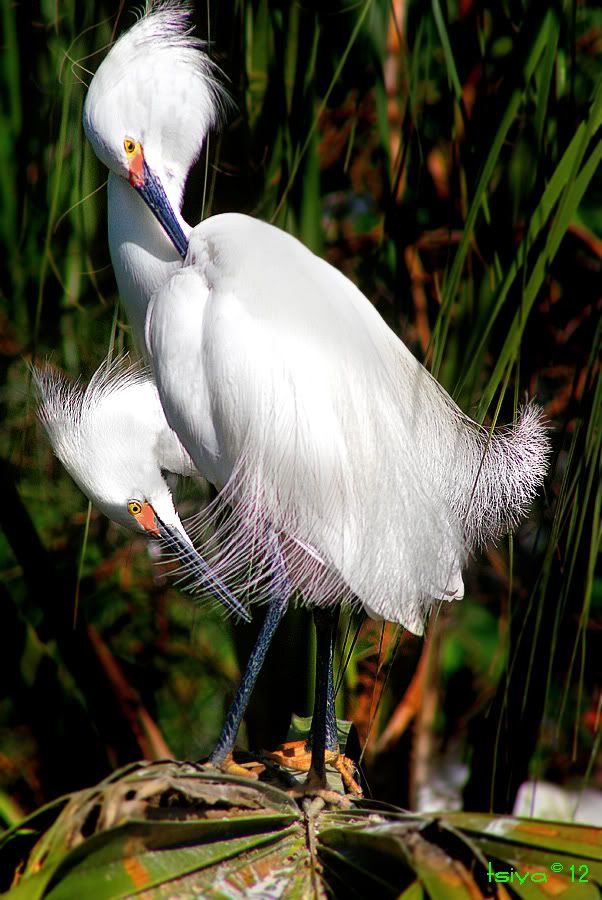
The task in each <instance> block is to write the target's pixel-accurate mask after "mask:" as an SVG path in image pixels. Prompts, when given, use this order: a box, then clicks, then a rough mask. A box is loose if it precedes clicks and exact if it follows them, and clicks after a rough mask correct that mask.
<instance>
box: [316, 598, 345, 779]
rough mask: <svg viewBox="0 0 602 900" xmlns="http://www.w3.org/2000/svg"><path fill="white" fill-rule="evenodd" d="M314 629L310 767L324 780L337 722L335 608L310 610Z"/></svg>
mask: <svg viewBox="0 0 602 900" xmlns="http://www.w3.org/2000/svg"><path fill="white" fill-rule="evenodd" d="M313 614H314V624H315V626H316V690H315V694H314V714H313V719H312V723H311V738H310V740H311V768H312V771H313V772H314V773H315V774H316V775H317V776H318V778H319V779H320V780H321V781H324V780H325V778H326V769H325V761H324V757H325V753H326V751H327V750H331V751H333V752H334V751H336V749H337V747H338V734H337V720H336V712H335V706H334V679H333V669H332V665H333V656H334V639H335V632H336V626H337V622H338V618H339V609H338V607H335V608H330V609H320V607H314V610H313Z"/></svg>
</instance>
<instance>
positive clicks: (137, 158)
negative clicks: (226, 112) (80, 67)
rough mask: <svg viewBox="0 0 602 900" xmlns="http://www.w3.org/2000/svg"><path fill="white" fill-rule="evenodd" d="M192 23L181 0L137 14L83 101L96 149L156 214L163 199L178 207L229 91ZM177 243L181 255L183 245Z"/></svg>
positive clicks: (188, 10) (188, 12) (103, 160)
mask: <svg viewBox="0 0 602 900" xmlns="http://www.w3.org/2000/svg"><path fill="white" fill-rule="evenodd" d="M189 31H190V9H189V7H188V6H187V5H186V4H176V3H170V4H168V5H161V6H158V7H157V8H156V9H155V10H153V11H151V12H150V13H149V14H148V15H145V16H143V17H142V18H140V19H139V20H138V21H137V22H136V24H135V25H134V26H133V27H132V28H130V29H129V31H127V32H125V34H123V35H122V36H121V37H120V38H119V40H118V41H117V42H116V43H115V44H114V45H113V47H112V48H111V50H110V51H109V53H108V55H107V56H106V58H105V59H104V60H103V62H102V63H101V65H100V66H99V68H98V70H97V72H96V74H95V75H94V77H93V79H92V82H91V84H90V87H89V89H88V94H87V97H86V102H85V105H84V116H83V121H84V130H85V132H86V135H87V137H88V140H89V141H90V143H91V144H92V147H93V148H94V152H95V153H96V155H97V156H98V158H99V159H100V160H101V161H102V162H103V163H104V164H105V165H106V166H107V167H108V168H109V169H110V170H111V171H112V172H114V173H115V174H116V175H118V176H120V177H122V178H124V179H126V180H128V181H129V182H130V184H132V186H133V187H134V188H135V189H136V190H137V191H138V192H139V193H140V194H141V196H142V197H143V199H144V200H145V202H146V203H147V204H148V205H149V206H150V207H151V209H152V210H153V212H154V213H155V215H157V217H158V218H160V214H159V213H160V211H161V207H162V206H163V205H165V203H166V202H167V203H168V204H169V205H171V207H173V208H174V209H177V210H179V209H180V207H181V202H182V194H183V190H184V184H185V180H186V176H187V174H188V171H189V169H190V167H191V166H192V165H193V163H194V162H195V161H196V160H197V159H198V156H199V154H200V152H201V147H202V144H203V141H204V139H205V136H206V135H207V132H208V131H209V129H210V128H211V127H212V125H213V124H214V123H215V122H216V120H217V118H218V115H219V111H220V108H221V106H222V105H223V102H224V99H225V97H226V94H225V92H224V90H223V88H221V87H220V86H219V84H218V82H217V81H216V79H215V72H216V68H215V66H214V64H213V63H212V62H211V61H210V59H209V58H208V57H207V55H206V54H205V53H204V52H203V50H202V43H201V41H200V40H199V39H198V38H196V37H193V36H192V35H191V34H190V33H189ZM157 210H159V213H158V211H157ZM162 224H163V225H164V227H166V230H167V231H168V234H169V235H170V237H171V238H172V240H173V241H174V243H176V239H175V237H174V235H173V234H171V233H170V231H169V229H168V228H167V226H166V225H165V223H164V222H162ZM177 238H178V240H179V241H180V244H181V241H182V238H181V237H180V235H177ZM176 247H177V249H178V250H179V251H180V253H181V255H184V252H185V247H182V246H178V244H177V243H176Z"/></svg>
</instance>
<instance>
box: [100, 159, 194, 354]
mask: <svg viewBox="0 0 602 900" xmlns="http://www.w3.org/2000/svg"><path fill="white" fill-rule="evenodd" d="M108 218H109V249H110V252H111V260H112V262H113V269H114V272H115V278H116V279H117V287H118V289H119V295H120V297H121V300H122V302H123V305H124V307H125V311H126V315H127V318H128V322H129V324H130V325H131V328H132V331H133V334H134V340H135V342H136V345H137V347H138V349H139V350H141V351H142V352H143V353H144V355H145V356H146V355H147V352H146V345H145V341H144V321H145V317H146V308H147V306H148V302H149V300H150V298H151V295H152V294H153V292H154V291H156V290H157V289H158V288H159V287H160V286H161V285H163V284H164V283H165V282H166V281H167V279H168V278H169V277H170V275H172V274H173V272H175V271H176V269H179V268H180V267H181V266H182V260H181V258H180V256H179V254H178V252H177V250H176V249H175V247H174V246H173V244H172V242H171V240H170V239H169V238H168V236H167V235H166V234H165V232H164V231H163V228H162V227H161V225H160V224H159V223H158V222H157V220H156V219H155V217H154V215H153V214H152V212H151V211H150V209H149V208H148V207H147V205H146V203H145V202H144V200H143V199H142V197H139V196H138V194H137V193H136V191H135V190H134V188H133V187H132V186H131V185H130V184H128V182H127V181H125V180H124V179H123V178H120V177H119V176H118V175H114V174H113V173H112V172H110V173H109V183H108ZM180 221H181V224H182V227H183V229H184V233H185V234H186V236H187V237H188V235H189V234H190V230H191V229H190V227H189V226H188V225H187V224H186V223H185V222H183V220H181V219H180Z"/></svg>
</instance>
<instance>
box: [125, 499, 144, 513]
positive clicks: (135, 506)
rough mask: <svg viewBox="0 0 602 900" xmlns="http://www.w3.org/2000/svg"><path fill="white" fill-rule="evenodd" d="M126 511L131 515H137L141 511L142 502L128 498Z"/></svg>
mask: <svg viewBox="0 0 602 900" xmlns="http://www.w3.org/2000/svg"><path fill="white" fill-rule="evenodd" d="M128 512H129V513H130V514H131V515H132V516H139V515H140V513H141V512H142V504H141V503H139V502H138V500H130V502H129V503H128Z"/></svg>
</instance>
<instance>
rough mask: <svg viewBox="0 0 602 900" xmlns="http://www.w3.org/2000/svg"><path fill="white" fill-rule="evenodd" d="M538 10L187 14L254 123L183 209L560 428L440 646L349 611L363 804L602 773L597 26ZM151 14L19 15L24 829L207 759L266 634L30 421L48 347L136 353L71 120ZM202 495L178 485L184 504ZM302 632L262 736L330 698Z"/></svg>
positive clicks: (477, 794)
mask: <svg viewBox="0 0 602 900" xmlns="http://www.w3.org/2000/svg"><path fill="white" fill-rule="evenodd" d="M545 7H546V8H545V11H544V10H543V8H542V6H541V5H540V4H538V3H535V2H527V0H495V2H494V0H483V2H478V0H432V2H431V3H430V4H426V3H421V2H418V0H405V2H404V0H391V2H385V0H372V2H370V0H368V2H365V3H364V2H361V3H351V2H348V3H345V2H344V0H330V2H327V3H313V2H311V0H310V2H308V3H304V4H293V3H290V4H289V3H286V2H277V0H246V2H243V0H238V2H234V0H233V2H231V3H228V4H226V3H212V4H211V3H209V4H208V5H207V7H206V6H205V4H199V5H198V9H196V10H195V13H194V18H195V21H196V25H197V31H198V33H199V34H200V35H202V36H206V37H207V38H208V39H209V41H210V45H209V46H210V52H211V54H212V56H213V57H214V58H215V59H216V60H217V62H218V63H219V65H220V66H221V68H222V69H223V71H224V73H225V75H226V76H227V78H228V87H229V90H230V92H231V94H232V96H233V99H234V101H235V105H234V106H233V108H232V110H231V111H230V113H229V116H228V120H227V121H226V122H224V124H223V129H222V131H221V133H220V134H216V135H212V136H211V139H210V141H209V145H208V151H207V153H206V154H205V155H204V156H203V158H202V159H201V161H200V163H199V165H198V166H197V168H196V170H195V171H194V173H193V174H192V176H191V179H190V182H189V187H188V191H187V199H186V204H185V210H184V212H185V216H186V218H187V219H188V220H189V221H191V222H196V221H198V220H199V218H200V217H201V216H202V215H203V216H206V215H210V214H212V213H215V212H220V211H225V210H236V211H244V212H249V213H251V214H253V215H257V216H259V217H261V218H264V219H267V220H270V221H273V222H275V223H277V224H278V225H280V226H282V227H284V228H286V229H287V230H289V231H291V232H292V233H294V234H296V235H297V236H298V237H300V238H301V239H302V240H303V241H304V242H305V243H306V244H308V245H309V246H310V247H311V248H312V249H314V250H315V251H316V252H318V253H320V254H323V255H324V256H325V257H326V258H327V259H328V260H330V261H331V262H332V263H333V264H334V265H335V266H337V267H338V268H340V269H341V270H342V271H344V272H345V273H346V274H347V275H348V276H349V277H350V278H352V279H353V280H354V281H355V282H356V283H357V284H358V285H359V286H360V287H361V289H362V290H363V291H364V293H366V295H367V296H368V297H369V298H370V299H371V300H372V302H373V303H374V304H375V306H376V307H377V309H378V310H379V312H380V313H381V314H382V315H383V316H384V317H385V319H386V320H387V321H388V322H389V323H390V325H391V326H392V327H393V328H394V329H395V330H396V331H397V332H398V333H399V334H400V335H401V336H402V337H403V339H404V340H405V341H406V343H407V344H408V345H409V346H410V347H411V348H412V350H413V351H414V352H415V353H416V355H417V356H418V357H419V358H420V359H422V360H424V361H425V364H426V365H428V366H429V367H430V368H431V370H432V371H433V372H434V374H436V376H437V377H438V378H439V380H440V381H441V382H442V383H443V384H444V385H445V387H446V388H447V389H448V390H449V391H450V392H451V393H452V394H453V396H454V397H455V398H456V399H457V401H458V402H459V403H460V405H461V406H462V408H463V409H465V410H466V411H467V412H469V413H471V414H472V415H474V416H475V417H476V418H478V419H479V420H482V421H485V422H487V423H491V422H493V421H497V420H498V419H499V421H511V420H512V418H513V416H514V414H515V411H516V408H517V405H518V404H520V403H521V402H522V401H523V399H524V397H525V395H527V394H528V395H530V396H535V397H537V399H538V401H539V402H540V403H541V404H543V405H544V406H545V410H546V414H547V416H548V418H549V420H550V424H551V427H552V428H553V443H554V457H553V465H552V470H551V473H550V477H549V479H548V481H547V484H546V491H545V496H542V497H541V498H540V500H539V501H538V503H536V504H535V506H534V509H533V513H532V516H531V518H530V520H529V521H528V522H527V523H525V524H524V526H523V527H522V528H521V529H520V530H519V532H518V533H517V534H516V535H515V536H514V537H513V539H512V540H506V541H503V542H501V544H500V545H499V546H498V547H496V548H492V549H490V550H489V551H488V552H487V553H485V554H482V555H481V556H480V557H479V558H478V559H477V560H475V561H474V563H473V564H472V565H471V567H470V569H469V571H468V572H467V576H466V584H467V592H466V597H465V599H464V600H463V601H462V602H461V603H457V604H454V605H449V606H448V605H447V604H446V605H445V607H444V608H442V609H441V610H440V611H439V614H438V615H437V616H436V617H434V619H433V622H432V627H431V629H430V631H429V635H428V638H427V640H426V642H424V644H423V642H422V641H420V640H419V639H417V638H414V637H413V636H411V635H407V634H405V635H400V634H399V633H398V630H397V629H394V628H392V627H390V626H385V627H384V628H383V626H382V625H380V624H378V623H372V622H363V621H361V620H359V619H358V618H357V617H350V616H349V615H346V616H343V617H342V624H341V629H340V655H341V659H342V660H343V661H344V663H345V665H344V666H343V667H342V668H343V669H344V673H343V674H342V676H341V678H340V690H339V694H338V704H339V712H340V714H341V715H344V716H345V717H347V718H350V719H353V720H354V722H355V724H356V727H357V730H358V734H359V738H360V743H361V745H362V746H363V747H365V754H364V757H363V767H364V769H365V773H366V777H367V781H368V784H369V786H370V789H371V791H372V793H373V794H374V795H375V796H377V797H380V798H382V799H386V800H389V801H390V802H394V803H399V804H402V805H407V804H410V803H415V802H417V801H418V800H422V801H423V800H424V794H425V790H426V789H427V788H428V786H429V784H432V783H433V782H435V781H436V780H437V779H438V778H439V777H440V776H442V773H444V772H445V771H447V770H448V769H449V770H450V771H453V772H454V773H456V774H455V776H454V777H455V778H456V779H457V773H458V771H460V773H463V775H464V776H465V777H466V779H467V781H466V785H465V787H464V802H465V805H466V808H469V809H472V810H489V809H493V810H495V811H497V812H502V811H505V810H508V809H510V808H511V807H512V803H513V799H514V796H515V794H516V790H517V788H518V786H519V784H520V783H521V782H522V781H523V780H524V779H525V778H526V777H527V776H529V775H531V776H532V777H537V778H541V777H547V778H551V779H553V780H557V781H559V782H561V783H563V782H566V781H567V780H569V779H571V778H578V779H582V778H585V779H586V780H587V781H588V782H589V783H590V784H595V783H598V785H600V784H601V782H602V767H601V764H600V755H599V752H598V751H599V748H600V741H601V735H602V709H601V707H602V700H601V697H602V695H601V691H602V680H601V675H600V666H599V659H600V657H601V655H602V638H601V635H602V581H601V579H600V576H599V575H596V569H595V566H596V560H597V553H598V549H599V541H600V520H601V516H600V512H601V506H602V503H601V500H602V494H601V489H600V482H599V477H598V476H599V466H600V435H601V430H602V417H601V414H600V409H601V391H602V388H601V382H600V377H599V374H600V373H599V368H600V345H601V330H600V329H601V326H600V317H599V302H600V290H599V288H600V250H601V242H600V226H601V224H602V212H601V208H600V174H599V164H600V159H601V156H602V142H601V140H600V125H601V122H602V87H601V83H600V77H599V76H600V50H601V48H602V12H601V11H600V10H599V9H598V8H597V5H596V4H593V3H590V4H588V3H586V2H577V0H568V2H560V0H557V2H552V3H549V4H546V5H545ZM134 8H135V6H134V4H131V5H129V6H128V5H126V4H124V3H116V2H115V3H111V2H108V0H104V2H103V0H96V2H95V3H87V4H77V3H75V2H73V0H70V2H68V0H65V2H62V3H58V4H55V3H50V2H47V0H40V2H39V3H37V4H33V5H31V6H28V5H26V4H20V3H10V2H4V3H3V4H2V10H1V16H2V54H1V56H0V79H1V81H2V91H1V92H0V104H1V106H0V116H1V123H0V232H1V239H2V250H3V252H2V281H1V299H2V304H1V307H0V404H1V407H2V415H3V423H4V424H3V429H2V434H1V437H0V478H1V481H2V503H1V504H0V510H1V512H0V525H1V526H2V531H0V573H1V582H2V583H1V584H0V594H1V602H2V626H1V628H0V820H1V821H2V822H3V823H5V824H9V823H11V822H14V821H15V820H16V819H18V818H19V817H20V816H21V815H22V814H23V813H25V812H27V811H29V810H31V809H33V808H35V807H36V806H37V805H38V804H40V803H42V802H43V801H45V800H48V799H50V798H52V797H55V796H56V795H58V794H59V793H61V792H64V791H67V790H72V789H75V788H78V787H82V786H85V785H89V784H92V783H95V782H97V781H99V780H100V779H101V778H102V777H104V776H105V775H106V774H107V773H108V772H109V771H110V770H111V768H113V767H114V766H116V765H118V764H125V763H127V762H129V761H131V760H133V759H138V758H143V757H146V758H159V757H161V756H164V755H167V754H173V755H174V756H175V757H176V758H181V759H185V758H193V759H194V758H197V757H199V756H202V755H203V754H206V753H207V752H208V751H209V749H210V747H211V745H212V742H213V740H214V739H215V737H216V736H217V733H218V730H219V727H220V724H221V721H222V717H223V713H224V710H225V707H226V705H227V703H228V702H229V700H230V698H231V697H232V694H233V690H234V688H235V685H236V678H237V672H238V667H239V664H240V663H241V662H244V659H245V655H246V652H247V651H248V647H249V646H250V644H251V642H252V639H253V635H252V633H251V631H252V629H250V628H242V627H241V628H238V629H236V630H233V629H231V628H230V626H229V625H228V624H227V623H224V621H223V620H222V619H221V617H220V616H219V614H218V613H215V612H212V611H211V610H210V609H206V608H204V607H200V606H198V605H195V603H193V602H192V601H191V600H190V599H189V598H186V597H182V596H180V595H179V594H178V593H177V591H176V590H175V588H174V587H173V586H172V585H170V583H169V579H168V578H167V577H166V576H165V574H162V571H163V570H158V569H157V567H156V566H155V564H154V562H153V555H152V552H151V551H150V550H149V546H148V544H147V543H146V542H145V541H144V540H142V539H133V538H132V537H131V536H130V535H128V534H125V533H124V532H123V531H120V530H119V529H118V528H117V527H116V526H114V525H112V524H110V523H108V522H107V521H106V520H104V519H103V518H102V517H101V516H100V515H98V514H97V513H96V512H95V511H94V510H92V511H91V512H90V513H89V511H88V507H87V503H86V501H85V499H84V498H83V497H82V495H81V494H80V493H79V492H78V490H77V488H76V487H75V486H74V485H73V484H72V483H71V482H70V480H69V478H68V476H67V475H66V474H65V473H64V472H63V471H62V470H61V467H60V466H59V464H58V463H57V461H56V460H54V459H53V458H52V456H51V453H50V452H49V449H48V446H47V443H46V441H45V439H44V437H43V435H42V434H41V432H40V429H39V428H38V427H37V425H36V421H35V410H34V405H33V400H32V396H31V391H30V384H29V378H28V370H27V362H28V361H31V360H32V359H37V360H40V359H41V360H43V359H44V358H46V357H47V356H48V355H51V358H52V362H53V364H54V365H56V366H59V367H61V368H62V369H63V370H64V371H66V372H67V373H68V374H69V375H70V376H72V377H77V376H79V375H80V373H83V376H84V377H85V378H87V377H89V376H90V375H91V374H92V372H93V371H94V370H95V368H96V367H97V365H98V364H99V363H100V362H101V360H102V359H103V357H104V356H105V355H106V353H107V352H108V351H109V350H110V349H111V350H118V349H121V348H127V347H129V346H130V334H129V329H128V327H127V323H126V322H125V321H124V318H123V313H122V311H121V310H120V308H119V305H118V298H117V296H116V289H115V283H114V279H113V275H112V270H111V266H110V259H109V254H108V246H107V239H106V224H105V223H106V208H105V204H106V199H105V190H104V182H105V179H106V172H105V171H104V170H103V168H102V166H101V165H100V164H99V163H97V161H96V160H95V158H94V157H93V154H92V152H91V150H90V148H89V147H88V146H87V144H86V142H85V139H84V136H83V132H82V128H81V124H80V123H81V110H82V104H83V100H84V97H85V85H86V83H89V80H90V73H91V72H93V71H94V70H95V68H96V66H97V65H98V62H99V61H100V59H101V58H102V55H103V52H104V50H105V48H106V47H107V46H108V45H109V43H110V42H111V40H112V39H113V38H114V36H115V35H116V34H118V33H119V32H120V31H121V30H122V29H123V28H126V27H128V26H129V25H130V24H131V22H132V21H133V18H132V10H133V9H134ZM32 10H33V12H32ZM207 10H208V12H209V21H208V19H207ZM375 465H378V461H377V460H375ZM197 502H198V498H196V499H195V496H194V495H190V494H189V495H185V496H183V498H182V509H183V511H184V513H186V512H189V513H192V512H193V511H194V509H195V503H197ZM88 515H89V521H88ZM85 534H87V539H86V540H85V541H84V535H85ZM76 605H77V613H76ZM259 617H260V614H259V615H258V616H256V618H259ZM311 641H312V636H311V630H310V628H309V616H308V615H307V613H306V612H305V611H303V610H291V611H290V612H289V614H287V618H286V620H285V622H284V625H283V627H282V628H281V633H280V634H279V635H278V638H277V641H276V644H275V646H274V648H273V651H272V652H271V654H270V657H269V659H268V664H267V667H266V671H265V672H264V675H263V676H262V679H261V681H260V684H259V686H258V690H257V693H256V697H255V699H254V702H253V704H252V708H251V710H250V713H249V717H248V726H247V727H248V736H249V740H250V742H251V743H252V744H253V746H271V745H273V744H274V743H276V742H277V741H279V740H281V739H283V738H284V736H285V735H286V729H287V725H288V721H289V719H290V715H291V712H292V711H295V712H298V713H307V712H309V710H308V706H307V698H308V697H309V696H311V689H312V685H311V659H312V653H313V649H312V643H311ZM352 645H353V653H350V652H349V651H350V649H351V647H352ZM459 766H464V767H465V768H464V769H459V768H458V767H459ZM443 780H444V781H445V778H443ZM449 781H450V779H447V782H448V783H447V787H449Z"/></svg>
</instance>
